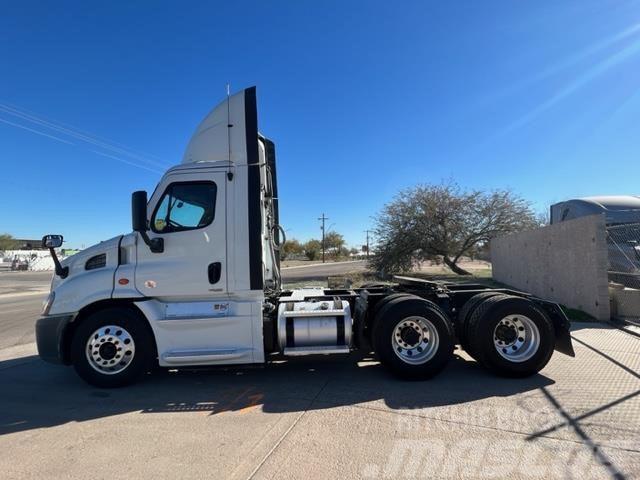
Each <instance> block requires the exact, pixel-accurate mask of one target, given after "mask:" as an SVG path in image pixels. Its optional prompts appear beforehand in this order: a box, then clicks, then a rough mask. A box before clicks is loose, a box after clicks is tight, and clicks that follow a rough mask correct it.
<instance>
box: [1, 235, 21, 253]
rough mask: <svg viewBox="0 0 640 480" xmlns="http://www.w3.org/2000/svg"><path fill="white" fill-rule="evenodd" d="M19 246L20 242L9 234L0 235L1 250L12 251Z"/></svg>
mask: <svg viewBox="0 0 640 480" xmlns="http://www.w3.org/2000/svg"><path fill="white" fill-rule="evenodd" d="M17 246H18V242H17V241H16V240H15V239H14V238H13V236H12V235H9V234H8V233H2V234H0V250H12V249H14V248H16V247H17Z"/></svg>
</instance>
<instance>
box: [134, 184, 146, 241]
mask: <svg viewBox="0 0 640 480" xmlns="http://www.w3.org/2000/svg"><path fill="white" fill-rule="evenodd" d="M131 227H132V228H133V231H134V232H146V231H147V230H148V228H147V192H145V191H144V190H139V191H137V192H133V194H132V195H131Z"/></svg>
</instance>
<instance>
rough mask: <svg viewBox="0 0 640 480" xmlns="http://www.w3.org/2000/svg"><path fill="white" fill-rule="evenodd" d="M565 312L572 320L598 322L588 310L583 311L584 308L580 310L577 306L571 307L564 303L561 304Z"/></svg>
mask: <svg viewBox="0 0 640 480" xmlns="http://www.w3.org/2000/svg"><path fill="white" fill-rule="evenodd" d="M560 308H562V311H563V312H564V314H565V315H566V316H567V317H568V318H569V320H571V321H572V322H597V321H598V320H596V319H595V318H594V317H592V316H591V315H589V314H588V313H587V312H583V311H582V310H578V309H577V308H569V307H565V306H564V305H560Z"/></svg>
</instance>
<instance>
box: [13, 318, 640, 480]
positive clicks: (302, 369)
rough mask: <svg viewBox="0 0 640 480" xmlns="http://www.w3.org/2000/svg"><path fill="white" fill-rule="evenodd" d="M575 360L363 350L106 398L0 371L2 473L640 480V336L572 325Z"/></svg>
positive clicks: (27, 367) (35, 367)
mask: <svg viewBox="0 0 640 480" xmlns="http://www.w3.org/2000/svg"><path fill="white" fill-rule="evenodd" d="M573 336H574V338H575V346H576V353H577V357H576V358H573V359H572V358H570V357H566V356H564V355H561V354H555V355H554V357H553V358H552V361H551V363H550V364H549V365H548V366H547V368H545V369H544V370H543V371H542V372H541V374H539V375H536V376H534V377H531V378H528V379H519V380H518V379H503V378H497V377H494V376H492V375H490V374H488V373H487V372H486V371H485V370H484V369H482V368H481V367H479V366H478V365H477V364H476V363H475V362H473V361H472V360H470V359H469V358H468V357H467V356H466V354H464V353H462V352H458V355H457V357H456V359H455V360H454V361H453V362H452V363H451V364H450V365H449V367H448V368H447V369H446V370H445V371H444V372H443V373H442V374H441V375H439V376H438V377H437V378H435V379H433V380H432V381H428V382H402V381H398V380H396V379H394V378H392V377H390V376H389V375H387V374H386V372H385V371H384V370H383V369H382V368H381V367H380V366H379V365H378V364H377V362H375V361H373V360H372V359H370V358H369V357H367V356H364V357H362V356H356V355H351V356H349V357H346V358H344V357H343V358H337V357H327V358H313V359H311V358H306V359H305V358H298V359H295V360H287V361H284V360H282V361H279V362H274V363H272V364H270V365H268V366H267V367H265V368H255V369H222V370H199V371H179V372H173V373H172V372H158V373H155V374H152V375H149V376H148V378H147V379H146V380H145V381H144V382H142V383H140V384H137V385H134V386H132V387H128V388H124V389H118V390H100V389H96V388H93V387H90V386H88V385H86V384H84V383H83V382H82V381H81V380H80V379H79V378H78V377H77V376H76V375H75V373H74V372H73V371H72V369H70V368H66V367H59V366H54V365H48V364H45V363H43V362H41V361H40V360H39V359H37V358H36V357H33V356H27V357H22V358H19V359H14V360H5V361H3V362H0V391H2V392H3V394H2V396H1V397H0V471H2V472H4V473H3V478H10V479H24V478H72V479H73V478H78V479H84V478H87V477H88V476H91V477H92V478H110V479H117V478H169V477H171V478H185V479H188V478H194V479H200V478H231V479H249V478H256V479H258V478H305V477H306V478H314V479H322V478H480V477H490V478H511V479H517V478H540V477H545V478H580V479H587V478H640V374H639V373H638V371H639V370H640V339H639V338H637V337H633V336H631V335H629V334H626V333H624V332H622V331H620V330H616V329H613V328H611V327H607V326H604V325H593V324H576V325H574V331H573Z"/></svg>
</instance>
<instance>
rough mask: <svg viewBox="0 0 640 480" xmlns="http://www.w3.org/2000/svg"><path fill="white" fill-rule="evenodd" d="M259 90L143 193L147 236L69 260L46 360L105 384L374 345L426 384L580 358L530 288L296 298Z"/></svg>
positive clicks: (235, 103) (49, 320) (56, 241)
mask: <svg viewBox="0 0 640 480" xmlns="http://www.w3.org/2000/svg"><path fill="white" fill-rule="evenodd" d="M257 120H258V119H257V107H256V90H255V87H253V88H249V89H246V90H244V91H242V92H240V93H237V94H235V95H233V96H230V97H229V98H227V99H226V100H225V101H223V102H222V103H221V104H219V105H218V106H217V107H216V108H214V109H213V110H212V111H211V112H210V113H209V114H208V115H207V116H206V117H205V119H204V120H203V121H202V123H200V125H199V126H198V127H197V129H196V131H195V133H194V135H193V137H192V138H191V140H190V142H189V145H188V146H187V149H186V152H185V154H184V157H183V159H182V163H181V164H180V165H177V166H175V167H173V168H171V169H169V170H168V171H167V172H166V173H165V174H164V176H163V177H162V179H161V180H160V182H159V183H158V185H157V187H156V189H155V191H154V192H153V194H152V195H151V198H150V199H148V200H147V194H146V192H135V193H134V194H133V196H132V225H133V232H132V233H128V234H126V235H118V236H116V237H114V238H112V239H110V240H107V241H104V242H101V243H99V244H97V245H94V246H92V247H89V248H87V249H85V250H83V251H82V252H80V253H78V254H76V255H73V256H72V257H69V258H67V259H65V260H63V261H62V262H59V261H57V259H56V257H55V252H54V248H57V247H59V246H60V244H61V243H62V237H61V236H60V235H47V236H45V237H44V238H43V244H44V245H45V246H46V247H49V248H50V249H51V252H52V255H53V256H54V259H56V272H55V275H54V278H53V280H52V283H51V293H50V295H49V297H48V298H47V300H46V302H45V304H44V307H43V315H42V318H40V319H39V320H38V321H37V323H36V338H37V345H38V351H39V354H40V356H41V357H42V358H43V359H44V360H47V361H50V362H55V363H62V364H65V365H73V366H74V368H75V369H76V371H77V372H78V374H79V375H80V376H81V377H82V378H83V379H85V380H86V381H87V382H89V383H91V384H93V385H97V386H100V387H115V386H121V385H125V384H129V383H131V382H133V381H135V380H136V379H137V378H139V377H140V375H141V374H143V373H144V372H146V371H148V370H150V369H152V368H153V367H154V366H158V365H159V366H161V367H171V368H180V367H187V366H203V365H205V366H215V365H233V364H238V365H242V364H262V363H265V362H269V360H270V359H272V358H274V357H279V356H282V355H284V356H294V355H295V356H298V355H318V354H336V355H337V354H346V353H349V352H350V351H352V350H354V349H366V350H368V351H370V350H373V351H374V352H375V353H376V355H377V356H378V358H379V359H380V361H381V362H382V363H383V364H384V365H385V366H386V367H387V368H389V369H390V370H391V371H392V372H393V373H395V374H396V375H398V376H400V377H403V378H413V379H415V378H419V379H422V378H428V377H431V376H433V375H434V374H436V373H438V372H439V371H440V370H442V369H443V368H444V366H445V365H446V363H447V362H448V361H449V359H450V358H451V357H452V355H453V349H454V345H455V344H456V343H460V344H461V345H462V347H463V348H464V349H465V350H466V351H468V352H469V353H470V354H471V355H472V356H473V357H474V358H476V359H477V360H478V361H479V362H480V363H482V364H483V365H485V366H486V367H487V368H490V369H492V370H494V371H496V372H498V373H500V374H504V375H515V376H523V375H531V374H533V373H535V372H537V371H539V370H540V369H541V368H543V367H544V365H546V363H547V362H548V361H549V358H550V357H551V354H552V352H553V350H554V348H555V349H556V350H559V351H561V352H563V353H566V354H569V355H573V349H572V346H571V340H570V337H569V333H568V327H569V322H568V320H567V318H566V316H565V315H564V314H563V312H562V310H561V309H560V307H559V306H558V305H557V304H554V303H550V302H545V301H543V300H540V299H536V298H533V297H531V296H530V295H527V294H525V293H522V292H515V291H511V290H506V289H488V288H486V287H485V286H482V285H454V284H446V283H433V282H426V281H423V280H419V279H412V278H406V277H396V278H395V281H396V283H394V284H392V285H368V286H365V287H364V288H360V289H344V290H342V289H299V290H283V289H282V284H281V280H280V271H279V269H280V259H279V255H278V248H279V244H280V241H281V240H282V229H281V227H280V225H279V219H278V187H277V175H276V157H275V147H274V144H273V142H271V141H270V140H268V139H267V138H266V137H264V136H262V135H261V134H260V133H259V132H258V121H257Z"/></svg>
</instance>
